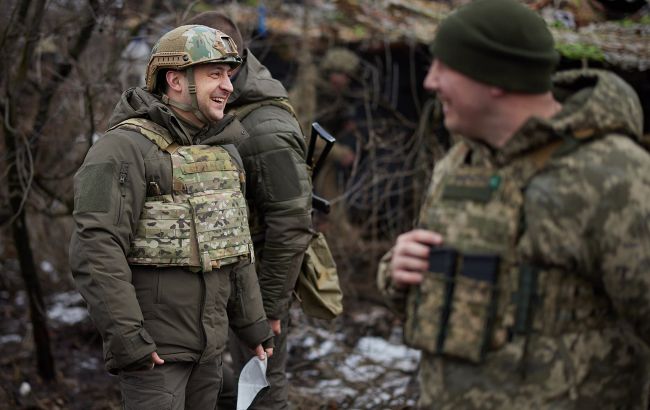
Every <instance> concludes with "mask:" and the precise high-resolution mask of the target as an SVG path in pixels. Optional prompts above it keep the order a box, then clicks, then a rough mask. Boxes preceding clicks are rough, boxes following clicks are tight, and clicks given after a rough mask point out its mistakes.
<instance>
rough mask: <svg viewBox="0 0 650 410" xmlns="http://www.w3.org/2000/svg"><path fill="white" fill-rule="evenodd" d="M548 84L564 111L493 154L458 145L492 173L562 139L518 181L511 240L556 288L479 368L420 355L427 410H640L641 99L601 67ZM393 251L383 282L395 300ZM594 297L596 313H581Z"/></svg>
mask: <svg viewBox="0 0 650 410" xmlns="http://www.w3.org/2000/svg"><path fill="white" fill-rule="evenodd" d="M555 86H556V89H555V90H554V92H555V95H556V98H557V99H558V100H559V101H561V102H562V103H563V109H562V111H561V112H560V113H559V114H558V115H556V116H555V117H553V118H552V119H550V120H542V119H539V118H531V119H529V120H528V121H527V123H526V124H524V125H523V126H522V127H521V128H520V129H519V131H518V132H517V133H516V134H515V135H514V136H513V138H512V139H511V140H510V141H509V142H508V143H506V145H505V146H504V147H502V148H501V149H499V150H497V151H493V150H490V149H488V148H487V147H485V146H483V145H481V144H478V143H476V142H466V144H467V145H468V146H469V147H470V148H469V156H467V157H466V158H467V159H468V160H469V162H470V163H471V165H477V166H487V167H492V169H495V170H499V169H502V168H504V167H508V166H510V164H512V163H513V162H514V161H516V160H518V159H521V158H523V157H525V156H526V155H527V154H528V153H530V152H531V151H534V150H536V149H537V148H540V147H543V146H545V145H547V146H548V144H549V143H551V142H552V141H554V140H562V139H564V141H566V142H565V143H564V144H563V145H562V146H561V148H560V149H559V150H558V151H556V153H555V155H553V156H552V157H551V158H550V159H549V160H548V162H546V163H545V165H544V166H543V168H542V169H541V171H540V172H538V173H537V174H535V175H534V176H533V177H532V179H531V180H530V181H529V182H528V184H527V186H526V188H525V191H524V194H523V200H524V202H523V209H522V212H523V217H524V220H525V224H524V225H523V230H522V232H521V234H520V236H519V238H518V240H517V241H516V248H515V253H516V255H517V258H518V260H519V261H520V263H521V264H524V263H525V264H530V265H534V266H536V267H538V268H540V269H541V272H542V274H540V276H539V278H542V277H543V276H541V275H547V276H544V278H545V280H550V279H549V278H554V280H555V281H556V282H555V284H554V288H555V289H554V292H552V293H551V292H548V293H543V292H542V291H540V293H539V295H540V300H538V301H536V302H535V305H536V307H535V309H536V316H535V317H534V321H533V327H532V333H529V334H528V335H527V336H526V335H521V334H517V333H515V332H514V330H513V331H512V332H511V333H510V334H508V336H507V339H505V340H504V342H503V343H502V344H501V345H500V346H499V347H497V348H488V351H487V353H486V354H485V358H484V360H483V361H482V362H480V363H478V364H474V363H470V362H469V361H463V360H460V359H454V358H451V357H449V356H438V355H434V354H431V353H427V352H423V356H422V363H421V367H420V383H421V398H420V404H421V406H422V407H423V408H440V409H460V408H462V409H524V408H525V409H588V408H589V409H591V408H599V409H614V408H616V409H639V410H641V409H643V410H645V409H647V408H648V392H649V387H650V354H649V349H648V346H649V345H650V321H648V317H650V316H649V315H650V201H649V199H650V155H648V153H647V152H646V151H644V150H643V149H642V148H641V147H640V146H639V145H637V144H636V143H635V142H634V141H633V139H635V138H636V139H638V138H639V137H640V134H641V128H642V121H641V108H640V105H639V101H638V97H637V96H636V94H635V93H634V91H633V90H632V89H631V88H630V87H629V86H628V85H627V84H625V83H624V82H623V81H622V80H620V78H618V77H616V76H614V75H613V74H609V73H606V72H603V71H597V70H584V71H568V72H564V73H560V74H558V75H557V76H556V77H555ZM578 138H581V139H583V141H577V139H578ZM450 157H452V155H451V154H450V155H448V156H447V157H445V159H443V160H442V161H441V162H440V163H438V164H437V166H436V168H435V170H434V176H433V181H432V188H431V191H430V194H431V193H432V192H433V189H434V188H435V187H436V184H437V183H439V181H441V178H443V176H444V175H445V174H448V173H449V172H451V171H452V170H453V168H454V167H457V166H458V165H452V164H451V163H452V160H451V158H450ZM429 206H430V207H435V206H436V204H429ZM425 207H426V205H425ZM426 213H427V210H426V209H424V208H423V213H422V215H425V214H426ZM389 258H390V255H387V256H386V257H385V258H384V260H383V262H382V264H381V266H380V272H379V277H378V279H379V286H380V287H381V288H382V289H383V290H384V291H386V292H387V293H388V294H389V295H391V296H392V297H393V300H394V301H395V302H398V303H401V302H403V298H401V297H400V296H401V295H400V293H399V292H397V291H396V290H395V288H393V287H391V286H390V280H389V277H388V269H387V263H388V261H389ZM551 274H553V275H554V276H551ZM540 281H541V279H540ZM578 284H580V285H578ZM543 289H546V290H549V289H550V288H543ZM596 299H597V300H599V301H602V302H604V304H601V305H600V306H601V307H604V308H603V310H599V311H590V312H585V311H584V310H583V308H584V307H585V306H587V301H589V303H591V301H593V300H596ZM583 301H584V303H583ZM588 306H591V305H588ZM580 315H585V318H584V320H582V319H581V316H580ZM592 324H593V326H592ZM432 337H435V336H433V335H432Z"/></svg>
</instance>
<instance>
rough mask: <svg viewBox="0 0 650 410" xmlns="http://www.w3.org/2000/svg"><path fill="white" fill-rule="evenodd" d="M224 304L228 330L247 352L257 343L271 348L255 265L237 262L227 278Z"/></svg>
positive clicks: (271, 341)
mask: <svg viewBox="0 0 650 410" xmlns="http://www.w3.org/2000/svg"><path fill="white" fill-rule="evenodd" d="M230 280H231V286H230V288H231V292H230V299H229V301H228V320H229V323H230V328H231V329H232V330H233V331H234V332H235V333H236V334H237V336H238V337H239V339H240V340H242V341H243V342H244V343H246V345H247V346H248V347H250V348H251V349H253V348H255V347H256V346H257V345H259V344H264V345H265V347H272V346H273V332H272V331H271V327H270V326H269V322H268V321H267V320H266V314H265V313H264V306H263V305H262V295H261V293H260V287H259V283H258V281H257V275H256V274H255V265H254V264H252V263H250V262H248V261H241V262H239V263H238V264H237V266H236V267H235V268H234V269H233V270H232V273H231V275H230Z"/></svg>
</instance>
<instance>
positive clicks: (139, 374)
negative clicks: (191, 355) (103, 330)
mask: <svg viewBox="0 0 650 410" xmlns="http://www.w3.org/2000/svg"><path fill="white" fill-rule="evenodd" d="M119 380H120V390H121V391H122V408H123V409H125V410H163V409H165V410H167V409H168V410H185V409H192V410H215V409H216V408H217V399H218V397H219V391H220V390H221V382H222V369H221V356H219V357H218V358H217V359H215V360H212V361H210V362H207V363H201V364H198V363H192V362H176V363H173V362H170V363H165V364H163V365H161V366H156V367H154V368H153V370H138V371H133V372H121V373H120V375H119Z"/></svg>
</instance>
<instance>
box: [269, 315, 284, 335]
mask: <svg viewBox="0 0 650 410" xmlns="http://www.w3.org/2000/svg"><path fill="white" fill-rule="evenodd" d="M269 326H271V330H272V331H273V334H274V335H276V336H277V335H279V334H280V333H282V324H281V323H280V319H269Z"/></svg>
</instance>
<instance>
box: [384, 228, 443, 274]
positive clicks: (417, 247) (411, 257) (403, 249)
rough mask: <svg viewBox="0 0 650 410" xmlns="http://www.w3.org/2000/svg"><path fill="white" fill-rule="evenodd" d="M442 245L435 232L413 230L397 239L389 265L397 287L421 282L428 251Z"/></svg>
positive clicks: (426, 263) (426, 266) (427, 259)
mask: <svg viewBox="0 0 650 410" xmlns="http://www.w3.org/2000/svg"><path fill="white" fill-rule="evenodd" d="M441 244H442V236H440V234H438V233H436V232H432V231H427V230H424V229H415V230H412V231H409V232H407V233H404V234H402V235H400V236H398V237H397V242H396V243H395V247H394V248H393V257H392V259H391V263H390V273H391V279H392V281H393V283H394V284H395V285H396V286H397V287H403V286H406V285H415V284H418V283H420V282H422V274H423V273H424V272H426V271H427V269H428V267H429V250H430V249H431V247H432V246H438V245H441Z"/></svg>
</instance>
